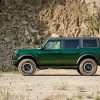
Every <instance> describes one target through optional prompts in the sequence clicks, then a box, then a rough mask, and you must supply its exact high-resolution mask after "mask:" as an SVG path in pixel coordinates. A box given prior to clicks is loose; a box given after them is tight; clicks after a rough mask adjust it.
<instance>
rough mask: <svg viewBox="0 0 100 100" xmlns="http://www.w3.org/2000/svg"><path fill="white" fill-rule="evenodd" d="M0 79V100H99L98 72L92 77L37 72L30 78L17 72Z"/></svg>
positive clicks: (56, 71) (68, 72)
mask: <svg viewBox="0 0 100 100" xmlns="http://www.w3.org/2000/svg"><path fill="white" fill-rule="evenodd" d="M99 67H100V66H99ZM0 76H1V77H0V100H100V68H98V71H97V73H96V75H95V76H81V75H79V74H78V73H77V71H76V70H70V69H68V70H66V69H46V70H40V71H37V72H36V74H35V75H34V76H22V75H21V74H19V73H18V72H15V73H14V72H12V73H1V75H0ZM5 98H6V99H5Z"/></svg>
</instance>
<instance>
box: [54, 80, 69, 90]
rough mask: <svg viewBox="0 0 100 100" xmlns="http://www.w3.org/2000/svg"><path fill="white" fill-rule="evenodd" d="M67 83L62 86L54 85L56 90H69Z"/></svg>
mask: <svg viewBox="0 0 100 100" xmlns="http://www.w3.org/2000/svg"><path fill="white" fill-rule="evenodd" d="M67 85H68V84H67V83H63V82H62V83H61V84H58V83H57V84H55V85H54V90H67Z"/></svg>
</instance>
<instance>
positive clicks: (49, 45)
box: [12, 37, 100, 75]
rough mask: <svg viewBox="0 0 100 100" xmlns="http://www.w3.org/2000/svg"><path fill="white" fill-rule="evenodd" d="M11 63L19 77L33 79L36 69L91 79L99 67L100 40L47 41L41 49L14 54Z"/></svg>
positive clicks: (68, 39)
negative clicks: (66, 71) (64, 71)
mask: <svg viewBox="0 0 100 100" xmlns="http://www.w3.org/2000/svg"><path fill="white" fill-rule="evenodd" d="M12 62H13V64H14V65H15V66H16V67H18V70H19V72H20V73H21V74H22V75H33V74H34V73H35V72H36V69H37V68H38V69H41V68H42V69H45V68H64V69H67V68H72V69H77V71H78V72H79V73H80V74H81V75H94V74H95V73H96V71H97V66H98V65H100V39H99V38H97V37H79V38H49V39H48V40H47V41H46V42H45V43H44V44H42V46H41V48H30V49H18V50H16V51H15V52H14V54H13V56H12Z"/></svg>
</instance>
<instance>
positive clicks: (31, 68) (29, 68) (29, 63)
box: [18, 59, 36, 76]
mask: <svg viewBox="0 0 100 100" xmlns="http://www.w3.org/2000/svg"><path fill="white" fill-rule="evenodd" d="M18 70H19V72H20V73H21V74H22V75H24V76H31V75H34V73H35V72H36V63H35V62H34V61H33V60H31V59H23V60H22V61H20V63H19V65H18Z"/></svg>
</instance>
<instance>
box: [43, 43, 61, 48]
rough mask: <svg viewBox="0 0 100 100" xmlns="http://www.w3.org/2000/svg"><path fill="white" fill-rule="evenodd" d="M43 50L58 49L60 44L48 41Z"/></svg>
mask: <svg viewBox="0 0 100 100" xmlns="http://www.w3.org/2000/svg"><path fill="white" fill-rule="evenodd" d="M45 49H60V42H59V41H50V42H48V43H47V44H46V46H45Z"/></svg>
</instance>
